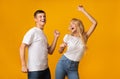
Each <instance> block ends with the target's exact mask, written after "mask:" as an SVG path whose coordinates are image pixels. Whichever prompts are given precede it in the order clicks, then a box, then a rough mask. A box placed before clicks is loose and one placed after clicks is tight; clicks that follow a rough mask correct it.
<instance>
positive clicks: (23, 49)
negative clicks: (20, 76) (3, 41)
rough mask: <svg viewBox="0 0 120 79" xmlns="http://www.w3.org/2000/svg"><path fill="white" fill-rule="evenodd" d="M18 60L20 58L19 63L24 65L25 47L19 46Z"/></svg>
mask: <svg viewBox="0 0 120 79" xmlns="http://www.w3.org/2000/svg"><path fill="white" fill-rule="evenodd" d="M20 60H21V65H22V66H26V61H25V48H23V47H20Z"/></svg>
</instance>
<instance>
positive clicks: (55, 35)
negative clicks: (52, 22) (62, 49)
mask: <svg viewBox="0 0 120 79" xmlns="http://www.w3.org/2000/svg"><path fill="white" fill-rule="evenodd" d="M59 35H60V33H59V32H58V31H56V30H55V31H54V40H53V42H52V44H51V45H50V46H48V53H49V54H53V51H54V49H55V47H56V44H57V40H58V37H59Z"/></svg>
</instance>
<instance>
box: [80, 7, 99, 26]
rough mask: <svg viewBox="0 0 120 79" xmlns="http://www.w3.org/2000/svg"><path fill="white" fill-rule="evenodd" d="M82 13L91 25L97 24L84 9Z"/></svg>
mask: <svg viewBox="0 0 120 79" xmlns="http://www.w3.org/2000/svg"><path fill="white" fill-rule="evenodd" d="M82 13H84V14H85V15H86V16H87V18H88V19H89V20H90V21H91V22H92V23H93V24H97V21H96V20H95V19H94V18H93V17H92V16H91V15H90V14H89V13H88V12H87V11H86V10H85V9H84V10H82Z"/></svg>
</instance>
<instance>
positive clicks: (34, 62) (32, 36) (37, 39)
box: [22, 27, 48, 71]
mask: <svg viewBox="0 0 120 79" xmlns="http://www.w3.org/2000/svg"><path fill="white" fill-rule="evenodd" d="M22 43H25V44H27V45H29V47H28V69H29V71H41V70H45V69H47V68H48V49H47V48H48V42H47V38H46V36H45V34H44V33H43V31H42V30H41V29H40V28H37V27H33V28H31V29H30V30H29V31H28V32H27V33H26V34H25V36H24V38H23V41H22Z"/></svg>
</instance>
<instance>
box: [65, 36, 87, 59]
mask: <svg viewBox="0 0 120 79" xmlns="http://www.w3.org/2000/svg"><path fill="white" fill-rule="evenodd" d="M63 41H64V42H65V43H67V51H66V53H64V55H65V56H66V57H67V58H68V59H70V60H72V61H80V59H81V58H82V56H83V53H84V51H85V45H84V44H83V43H82V40H81V39H80V37H75V36H72V35H69V34H66V35H65V37H64V38H63Z"/></svg>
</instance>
